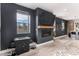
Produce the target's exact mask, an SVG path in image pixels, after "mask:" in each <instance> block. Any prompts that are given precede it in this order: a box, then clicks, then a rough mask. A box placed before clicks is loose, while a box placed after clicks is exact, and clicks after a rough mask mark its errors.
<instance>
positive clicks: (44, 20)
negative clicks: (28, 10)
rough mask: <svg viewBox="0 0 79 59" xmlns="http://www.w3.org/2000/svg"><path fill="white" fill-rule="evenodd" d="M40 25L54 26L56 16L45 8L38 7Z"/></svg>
mask: <svg viewBox="0 0 79 59" xmlns="http://www.w3.org/2000/svg"><path fill="white" fill-rule="evenodd" d="M37 15H38V25H45V26H52V25H53V23H54V18H55V16H54V15H53V14H52V13H50V12H48V11H45V10H43V9H40V8H37Z"/></svg>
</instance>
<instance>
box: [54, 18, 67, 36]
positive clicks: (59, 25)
mask: <svg viewBox="0 0 79 59" xmlns="http://www.w3.org/2000/svg"><path fill="white" fill-rule="evenodd" d="M55 21H56V32H55V33H56V37H57V36H62V35H66V34H67V21H66V20H64V19H61V18H57V17H56V18H55ZM62 21H63V22H64V24H65V25H64V27H65V28H64V30H61V29H62Z"/></svg>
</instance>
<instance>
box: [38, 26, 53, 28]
mask: <svg viewBox="0 0 79 59" xmlns="http://www.w3.org/2000/svg"><path fill="white" fill-rule="evenodd" d="M38 28H53V26H38Z"/></svg>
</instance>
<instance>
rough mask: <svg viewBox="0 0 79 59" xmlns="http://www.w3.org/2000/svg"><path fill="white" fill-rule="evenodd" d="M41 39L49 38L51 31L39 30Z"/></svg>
mask: <svg viewBox="0 0 79 59" xmlns="http://www.w3.org/2000/svg"><path fill="white" fill-rule="evenodd" d="M41 34H42V37H47V36H51V29H41Z"/></svg>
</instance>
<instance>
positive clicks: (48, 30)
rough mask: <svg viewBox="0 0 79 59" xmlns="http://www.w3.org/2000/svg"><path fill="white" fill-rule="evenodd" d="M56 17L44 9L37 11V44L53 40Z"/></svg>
mask: <svg viewBox="0 0 79 59" xmlns="http://www.w3.org/2000/svg"><path fill="white" fill-rule="evenodd" d="M54 18H55V16H54V15H53V14H52V13H50V12H48V11H45V10H43V9H40V8H37V9H36V39H37V43H38V44H40V43H44V42H47V41H50V40H53V23H54Z"/></svg>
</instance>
